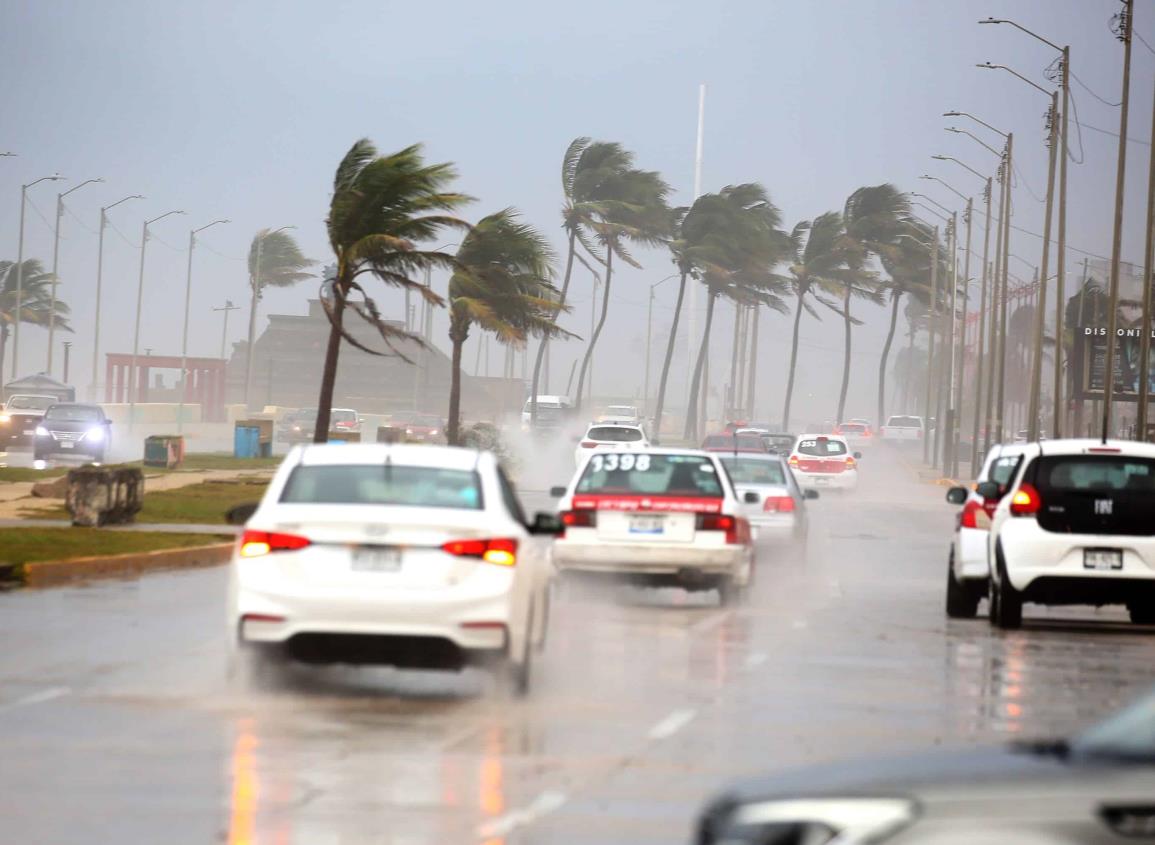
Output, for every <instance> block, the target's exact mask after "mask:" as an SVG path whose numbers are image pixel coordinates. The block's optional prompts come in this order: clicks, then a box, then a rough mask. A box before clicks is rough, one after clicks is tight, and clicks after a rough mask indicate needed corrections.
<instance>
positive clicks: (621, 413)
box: [598, 405, 642, 425]
mask: <svg viewBox="0 0 1155 845" xmlns="http://www.w3.org/2000/svg"><path fill="white" fill-rule="evenodd" d="M641 421H642V417H641V414H639V413H638V408H637V406H636V405H609V406H608V407H607V408H606V412H605V413H604V414H602V415H601V416H600V417H598V422H603V423H604V422H617V423H628V424H631V425H637V424H638V423H640V422H641Z"/></svg>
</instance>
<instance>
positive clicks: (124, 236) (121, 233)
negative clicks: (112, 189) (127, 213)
mask: <svg viewBox="0 0 1155 845" xmlns="http://www.w3.org/2000/svg"><path fill="white" fill-rule="evenodd" d="M105 222H106V223H108V225H109V226H110V227H112V231H114V232H116V234H118V235H120V239H121V240H122V241H124V242H125V243H126V244H128V245H129V246H130V247H132V248H133V249H140V244H134V243H133V242H132V241H130V240H129V239H128V236H127V235H125V234H124V232H122V231H120V229H118V228H116V224H115V223H113V222H112V219H111V218H109V217H108V216H107V215H105Z"/></svg>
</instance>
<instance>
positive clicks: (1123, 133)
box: [1101, 0, 1148, 443]
mask: <svg viewBox="0 0 1155 845" xmlns="http://www.w3.org/2000/svg"><path fill="white" fill-rule="evenodd" d="M1134 11H1135V10H1134V0H1123V11H1122V12H1120V13H1119V33H1118V37H1119V40H1120V41H1122V42H1123V99H1122V102H1121V104H1120V108H1119V157H1118V162H1117V165H1116V170H1115V233H1114V236H1113V237H1112V239H1111V285H1110V292H1109V293H1108V297H1107V327H1108V328H1107V356H1106V357H1107V361H1106V370H1105V371H1104V373H1103V420H1102V431H1101V434H1102V439H1103V442H1104V443H1105V442H1107V438H1108V437H1109V436H1110V434H1111V403H1112V401H1113V400H1114V393H1115V345H1116V343H1117V342H1118V338H1117V337H1116V330H1117V326H1118V322H1119V259H1120V254H1121V252H1122V249H1123V194H1124V191H1125V185H1124V177H1125V176H1126V173H1127V114H1128V111H1129V109H1130V107H1131V29H1132V24H1133V15H1134ZM1145 272H1146V270H1145ZM1147 330H1148V329H1147V327H1146V326H1144V332H1143V333H1144V334H1147Z"/></svg>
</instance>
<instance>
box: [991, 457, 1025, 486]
mask: <svg viewBox="0 0 1155 845" xmlns="http://www.w3.org/2000/svg"><path fill="white" fill-rule="evenodd" d="M1022 460H1023V456H1022V455H1005V456H1003V457H1001V458H998V459H996V460H995V462H994V464H992V465H991V473H990V480H991V481H994V482H995V483H996V484H998V485H999V486H1000V487H1002V488H1003V489H1004V490H1005V489H1006V487H1007V485H1008V484H1010V483H1011V479H1012V478H1014V477H1015V471H1016V470H1018V468H1019V464H1020V463H1021V462H1022Z"/></svg>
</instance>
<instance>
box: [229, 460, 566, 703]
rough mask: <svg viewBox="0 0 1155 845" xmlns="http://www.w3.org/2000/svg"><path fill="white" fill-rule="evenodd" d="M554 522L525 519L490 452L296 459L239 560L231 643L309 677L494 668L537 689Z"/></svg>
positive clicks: (265, 502)
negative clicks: (376, 668)
mask: <svg viewBox="0 0 1155 845" xmlns="http://www.w3.org/2000/svg"><path fill="white" fill-rule="evenodd" d="M558 530H560V524H559V523H558V520H557V517H555V516H554V515H552V514H539V515H538V516H537V517H536V518H535V520H534V521H533V522H529V521H527V520H526V518H525V514H524V513H523V511H522V509H521V504H520V503H519V501H518V498H517V495H516V493H515V492H514V489H513V487H512V486H511V484H510V482H509V479H508V478H507V477H506V476H505V474H504V472H503V471H502V470H501V468H500V466H499V465H498V463H497V460H496V458H495V457H494V456H493V455H492V454H491V453H489V452H477V451H475V450H472V449H456V448H449V447H445V446H412V445H408V444H406V445H385V444H376V443H374V444H349V445H345V446H338V445H329V444H319V445H309V446H299V447H297V448H295V449H293V450H292V451H291V452H290V453H289V455H288V457H286V458H285V460H284V462H283V463H282V464H281V466H280V468H279V469H278V470H277V472H276V475H275V476H274V477H273V480H272V482H271V483H270V485H269V487H268V489H267V491H266V492H265V495H264V498H263V499H262V500H261V502H260V505H259V506H257V507H256V509H255V511H254V512H253V513H252V515H251V516H250V517H249V519H248V521H247V523H246V524H245V527H244V531H243V532H242V534H241V537H240V539H239V540H238V542H237V545H236V550H235V552H234V554H233V562H232V568H231V572H230V588H229V601H228V608H229V636H230V640H231V641H232V642H234V643H235V644H236V645H238V646H240V647H242V648H244V649H245V650H246V651H251V652H252V653H253V657H254V659H255V660H256V662H257V665H256V666H255V667H254V668H255V669H257V670H258V671H260V670H261V669H262V667H263V666H266V665H268V664H272V665H273V666H275V664H276V663H277V662H280V661H283V660H286V659H292V660H296V661H299V662H302V663H311V664H323V663H355V664H366V663H380V664H387V665H394V666H402V667H410V668H434V669H450V670H456V669H460V668H462V667H464V666H466V665H471V664H475V663H480V664H483V665H494V666H496V667H497V668H499V669H500V670H501V672H502V675H503V676H504V678H505V679H506V681H507V682H508V683H509V684H510V685H511V686H512V688H513V690H514V691H516V692H518V693H524V692H526V691H527V690H528V687H529V680H530V664H531V660H532V656H533V653H534V651H535V649H537V648H540V647H542V646H543V645H544V642H545V636H546V622H547V619H548V595H549V593H548V588H549V578H550V571H551V570H550V567H549V562H548V558H547V554H548V539H549V538H550V537H552V536H553V535H554V534H556V533H557V531H558Z"/></svg>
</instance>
